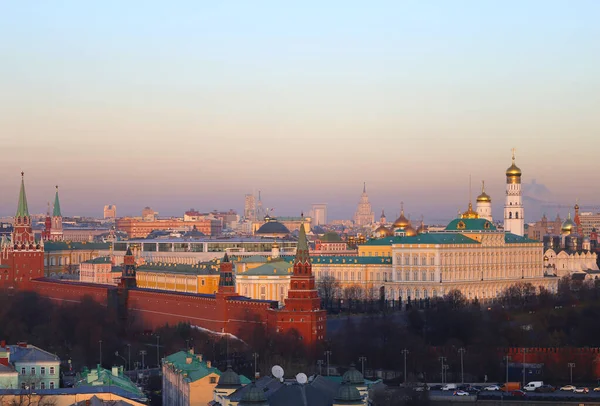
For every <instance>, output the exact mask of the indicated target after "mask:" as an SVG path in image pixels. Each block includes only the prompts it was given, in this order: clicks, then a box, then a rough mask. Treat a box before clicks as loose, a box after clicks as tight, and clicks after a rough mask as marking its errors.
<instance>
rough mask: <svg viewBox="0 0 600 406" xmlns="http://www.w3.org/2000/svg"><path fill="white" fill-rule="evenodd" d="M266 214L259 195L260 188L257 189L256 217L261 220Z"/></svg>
mask: <svg viewBox="0 0 600 406" xmlns="http://www.w3.org/2000/svg"><path fill="white" fill-rule="evenodd" d="M266 215H267V212H266V211H265V208H264V207H263V204H262V199H261V197H260V190H259V191H258V202H256V219H257V220H262V219H263V218H265V216H266Z"/></svg>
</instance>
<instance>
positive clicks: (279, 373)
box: [271, 365, 283, 379]
mask: <svg viewBox="0 0 600 406" xmlns="http://www.w3.org/2000/svg"><path fill="white" fill-rule="evenodd" d="M271 373H272V374H273V376H274V377H275V378H277V379H282V378H283V368H282V367H280V366H279V365H274V366H273V368H271Z"/></svg>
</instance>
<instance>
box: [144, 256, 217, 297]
mask: <svg viewBox="0 0 600 406" xmlns="http://www.w3.org/2000/svg"><path fill="white" fill-rule="evenodd" d="M136 284H137V286H138V287H139V288H147V289H159V290H170V291H175V292H188V293H208V294H212V293H216V292H217V290H219V265H218V262H217V261H214V262H211V263H199V264H195V265H187V264H171V263H161V262H149V263H145V264H143V265H140V266H139V267H138V268H137V270H136Z"/></svg>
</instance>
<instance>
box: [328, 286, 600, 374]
mask: <svg viewBox="0 0 600 406" xmlns="http://www.w3.org/2000/svg"><path fill="white" fill-rule="evenodd" d="M599 318H600V281H598V280H593V281H586V282H581V283H577V282H573V281H571V280H570V279H568V278H565V279H563V280H561V281H560V283H559V289H558V292H557V293H556V294H553V293H551V292H549V291H547V290H544V289H542V290H539V289H536V288H535V287H534V286H533V285H531V284H527V283H525V284H517V285H515V286H513V287H511V288H509V289H507V290H506V291H505V292H503V294H502V295H501V296H500V297H499V298H498V300H496V302H495V303H494V304H492V305H487V306H482V305H481V304H479V303H477V302H476V301H475V302H473V301H468V300H467V299H466V298H465V297H464V296H463V295H462V294H461V293H460V292H459V291H452V292H450V293H449V294H448V295H446V296H445V297H444V298H440V299H439V300H432V302H431V306H430V307H428V308H426V309H422V310H418V309H416V308H413V309H412V310H410V311H408V312H405V313H401V314H400V316H399V314H398V313H388V312H383V313H381V314H377V315H370V316H368V317H363V318H359V319H357V318H348V319H347V320H346V321H345V322H344V323H345V324H344V325H343V327H342V328H340V329H339V330H338V331H336V333H335V334H334V335H333V336H332V337H331V341H330V342H329V346H330V348H331V349H332V351H333V352H334V353H335V356H333V360H334V361H335V363H337V364H340V365H347V364H348V363H350V362H353V361H354V362H356V360H357V359H358V357H359V356H364V357H366V358H367V360H368V362H367V366H368V367H370V368H375V369H384V370H393V371H400V372H403V364H404V352H403V350H408V354H407V358H406V359H407V372H408V374H407V375H408V377H409V379H412V380H425V381H430V382H432V381H436V382H440V381H441V374H442V372H441V371H442V367H441V361H440V357H442V356H443V357H445V358H446V359H445V363H446V364H447V365H448V366H449V370H448V371H447V373H448V377H449V379H451V381H452V380H453V381H455V382H456V381H460V352H459V351H458V350H459V349H460V348H464V349H465V352H464V357H463V362H464V371H465V376H466V377H468V379H469V380H470V381H477V382H483V381H484V379H485V378H486V377H487V379H488V381H504V379H505V378H504V377H505V364H504V362H503V356H504V355H506V353H505V352H504V350H503V349H508V348H535V347H538V348H539V347H544V348H561V347H579V348H581V347H600V334H599V333H600V324H599V323H597V320H598V319H599ZM356 320H358V321H356ZM593 358H594V357H593V356H592V355H590V356H589V357H587V359H584V360H581V359H580V360H579V364H578V366H577V368H576V369H575V370H574V379H577V380H579V381H595V380H596V378H597V377H596V376H595V373H594V367H593V363H594V362H595V360H594V359H593ZM563 361H564V362H563ZM567 362H570V361H569V360H566V359H565V360H559V362H554V363H551V364H548V365H546V366H545V368H544V374H545V376H546V378H547V379H549V380H555V381H556V380H561V381H567V380H568V372H569V371H568V368H567ZM563 364H564V365H563ZM403 379H404V378H403V377H401V378H400V381H402V380H403Z"/></svg>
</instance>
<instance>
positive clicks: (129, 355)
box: [127, 344, 131, 371]
mask: <svg viewBox="0 0 600 406" xmlns="http://www.w3.org/2000/svg"><path fill="white" fill-rule="evenodd" d="M127 369H128V370H130V371H131V344H127Z"/></svg>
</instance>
